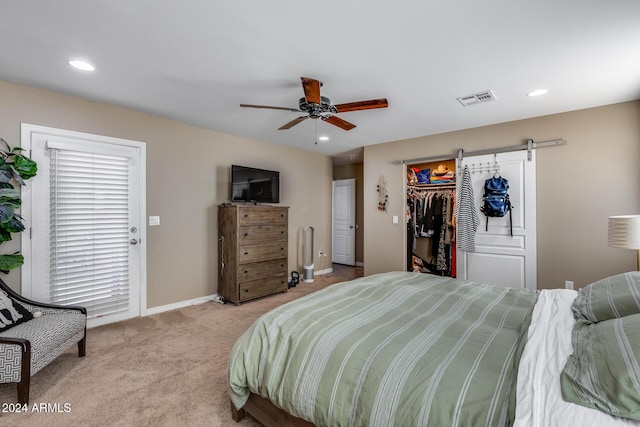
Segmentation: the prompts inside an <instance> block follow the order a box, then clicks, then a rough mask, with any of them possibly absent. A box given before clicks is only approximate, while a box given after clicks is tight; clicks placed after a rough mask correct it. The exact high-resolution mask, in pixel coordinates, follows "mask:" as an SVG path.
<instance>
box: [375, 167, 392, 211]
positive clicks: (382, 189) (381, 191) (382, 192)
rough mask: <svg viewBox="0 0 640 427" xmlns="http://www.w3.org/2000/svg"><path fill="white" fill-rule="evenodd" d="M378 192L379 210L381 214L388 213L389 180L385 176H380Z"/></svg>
mask: <svg viewBox="0 0 640 427" xmlns="http://www.w3.org/2000/svg"><path fill="white" fill-rule="evenodd" d="M376 191H377V192H378V210H379V211H380V212H386V211H387V202H388V201H389V194H388V193H387V180H386V179H384V176H382V175H380V177H379V178H378V185H377V186H376Z"/></svg>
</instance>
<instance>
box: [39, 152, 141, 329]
mask: <svg viewBox="0 0 640 427" xmlns="http://www.w3.org/2000/svg"><path fill="white" fill-rule="evenodd" d="M50 150H51V151H50V159H51V160H50V168H51V170H50V193H49V197H50V204H49V208H50V264H49V269H50V271H49V276H50V289H49V292H50V301H51V302H52V303H58V304H63V305H81V306H84V307H86V308H87V314H88V317H89V318H95V317H100V316H104V315H109V314H114V313H119V312H123V311H127V310H128V309H129V292H130V284H129V267H130V266H129V248H130V243H129V224H130V220H129V215H130V208H129V173H130V171H129V158H128V157H121V156H117V155H108V154H96V153H90V152H81V151H74V150H66V149H58V148H54V149H50Z"/></svg>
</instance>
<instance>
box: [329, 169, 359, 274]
mask: <svg viewBox="0 0 640 427" xmlns="http://www.w3.org/2000/svg"><path fill="white" fill-rule="evenodd" d="M331 228H332V231H333V233H332V234H333V236H332V242H333V244H332V246H333V247H332V250H331V254H332V261H333V262H335V263H338V264H345V265H355V264H356V180H355V179H339V180H335V181H333V223H332V227H331Z"/></svg>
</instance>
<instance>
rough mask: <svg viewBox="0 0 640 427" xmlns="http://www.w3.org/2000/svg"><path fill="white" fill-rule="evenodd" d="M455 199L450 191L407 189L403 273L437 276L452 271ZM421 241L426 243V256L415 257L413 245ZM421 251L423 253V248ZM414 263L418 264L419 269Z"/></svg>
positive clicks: (453, 192)
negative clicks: (405, 257) (424, 240)
mask: <svg viewBox="0 0 640 427" xmlns="http://www.w3.org/2000/svg"><path fill="white" fill-rule="evenodd" d="M455 197H456V193H455V189H454V188H451V187H449V188H437V187H431V188H413V187H412V188H408V189H407V270H409V271H423V272H425V273H426V272H431V273H434V274H439V275H450V274H451V272H453V271H455V267H454V266H453V265H452V260H451V256H452V250H451V248H452V245H453V244H455V232H454V222H455V221H454V217H453V212H454V209H455ZM424 238H427V239H429V241H428V247H429V252H427V253H422V255H418V254H417V253H416V252H415V251H416V250H417V242H418V240H420V239H424ZM421 247H422V248H423V249H424V245H423V246H421ZM420 256H422V257H424V258H420ZM416 261H420V262H419V264H420V265H419V266H416ZM410 266H411V267H410Z"/></svg>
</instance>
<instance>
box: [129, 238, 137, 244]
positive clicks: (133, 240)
mask: <svg viewBox="0 0 640 427" xmlns="http://www.w3.org/2000/svg"><path fill="white" fill-rule="evenodd" d="M129 243H131V244H132V245H137V244H138V240H136V239H131V240H129Z"/></svg>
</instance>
